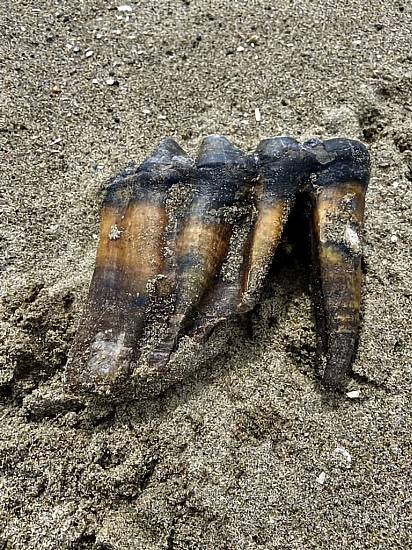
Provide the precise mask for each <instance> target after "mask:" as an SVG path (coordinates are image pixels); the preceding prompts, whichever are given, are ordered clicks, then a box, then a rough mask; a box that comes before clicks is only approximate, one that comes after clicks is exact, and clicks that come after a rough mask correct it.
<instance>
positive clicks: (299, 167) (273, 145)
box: [239, 137, 313, 312]
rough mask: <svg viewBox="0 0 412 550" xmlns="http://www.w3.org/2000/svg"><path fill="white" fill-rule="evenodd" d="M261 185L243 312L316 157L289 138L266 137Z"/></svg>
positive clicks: (257, 290)
mask: <svg viewBox="0 0 412 550" xmlns="http://www.w3.org/2000/svg"><path fill="white" fill-rule="evenodd" d="M256 154H257V160H258V174H259V185H258V187H257V190H256V195H257V196H256V203H257V204H256V206H257V211H258V215H257V219H256V222H255V226H254V229H253V231H252V234H251V239H250V251H249V254H248V259H247V265H246V269H245V277H244V281H243V292H242V299H241V303H240V305H239V310H240V311H243V312H245V311H248V310H250V309H252V308H253V307H254V306H255V305H256V303H257V301H258V300H259V298H260V294H261V291H262V286H263V283H264V280H265V278H266V275H267V273H268V271H269V268H270V264H271V262H272V260H273V256H274V253H275V251H276V248H277V246H278V244H279V241H280V239H281V236H282V232H283V228H284V225H285V223H286V220H287V218H288V215H289V212H290V209H291V207H292V205H293V203H294V201H295V197H296V194H297V192H298V189H299V187H300V186H301V185H302V184H303V183H304V182H305V181H306V180H307V178H308V177H309V175H310V172H311V171H312V170H313V160H312V157H311V156H310V155H307V154H306V153H305V151H304V150H303V149H302V147H301V146H300V145H299V144H298V142H297V141H296V140H294V139H292V138H289V137H277V138H271V139H266V140H263V141H262V142H261V143H260V144H259V145H258V148H257V151H256Z"/></svg>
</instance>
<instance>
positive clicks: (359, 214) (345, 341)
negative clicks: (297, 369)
mask: <svg viewBox="0 0 412 550" xmlns="http://www.w3.org/2000/svg"><path fill="white" fill-rule="evenodd" d="M304 147H305V148H307V149H308V150H309V151H312V152H313V153H314V155H315V156H316V157H317V158H318V159H319V163H320V172H319V175H318V178H317V180H316V182H315V184H314V185H313V188H312V190H311V196H312V201H313V211H312V220H311V226H312V227H311V233H312V255H313V264H314V265H313V290H314V298H315V313H316V321H317V330H318V338H319V360H320V364H319V372H320V375H321V377H322V379H323V382H324V384H325V385H326V386H328V387H330V388H333V389H335V388H339V387H340V386H342V384H343V382H344V379H345V376H346V374H347V373H348V371H349V370H350V368H351V366H352V363H353V360H354V358H355V355H356V350H357V343H358V336H359V311H360V302H361V242H360V241H361V232H362V228H363V218H364V208H365V193H366V189H367V185H368V181H369V155H368V152H367V150H366V148H365V147H364V146H363V145H362V144H361V143H359V142H356V141H352V140H344V139H333V140H328V141H325V142H324V143H321V142H317V141H314V140H312V141H310V142H307V143H306V144H304Z"/></svg>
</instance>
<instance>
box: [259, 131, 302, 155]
mask: <svg viewBox="0 0 412 550" xmlns="http://www.w3.org/2000/svg"><path fill="white" fill-rule="evenodd" d="M299 148H300V144H299V142H297V141H296V139H294V138H292V137H289V136H279V137H271V138H267V139H263V140H262V141H261V142H260V143H259V145H258V146H257V148H256V153H257V154H258V155H261V156H270V157H278V156H281V155H282V153H283V152H284V151H286V150H290V149H293V150H298V149H299Z"/></svg>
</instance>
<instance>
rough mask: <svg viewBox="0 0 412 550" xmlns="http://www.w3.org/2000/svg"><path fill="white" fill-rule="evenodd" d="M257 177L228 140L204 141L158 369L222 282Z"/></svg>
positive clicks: (180, 238) (181, 234) (179, 245)
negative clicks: (240, 212) (238, 219)
mask: <svg viewBox="0 0 412 550" xmlns="http://www.w3.org/2000/svg"><path fill="white" fill-rule="evenodd" d="M252 171H253V170H252V163H251V159H250V158H249V157H247V156H246V155H245V154H244V153H243V152H242V151H241V150H239V149H238V148H237V147H235V146H234V145H232V144H231V143H230V142H229V140H227V139H226V138H225V137H223V136H218V135H212V136H208V137H206V138H205V139H204V140H203V142H202V144H201V147H200V151H199V155H198V158H197V163H196V171H195V174H194V185H195V191H194V194H193V197H192V200H191V203H190V205H189V207H188V210H187V212H186V216H185V220H184V223H183V225H182V227H181V229H180V232H179V235H178V236H177V239H176V251H175V254H176V266H177V268H176V284H175V293H174V311H173V313H172V315H171V317H170V320H169V329H168V331H167V334H166V335H165V336H164V337H163V339H162V341H161V343H160V344H159V345H158V346H157V349H156V350H155V352H154V354H153V358H152V362H153V363H156V364H158V365H164V364H166V362H167V360H168V358H169V356H170V353H171V352H172V351H173V350H174V348H175V346H176V343H177V339H178V337H179V336H180V335H181V334H182V332H183V331H184V329H185V327H186V325H187V324H188V322H189V321H190V319H192V317H193V316H196V310H197V308H198V307H199V305H200V304H201V302H202V299H203V298H204V297H205V296H206V295H207V293H208V291H209V290H210V289H211V288H212V287H213V286H214V285H215V283H216V282H217V279H218V278H219V274H220V271H221V268H222V264H223V262H224V261H225V259H226V257H227V254H228V250H229V244H230V240H231V237H232V233H233V225H234V210H236V207H237V205H238V203H239V201H240V200H241V197H242V196H243V195H244V194H245V192H246V190H247V189H248V187H249V185H250V181H251V172H252ZM216 292H217V293H219V289H217V290H216ZM211 294H212V295H213V294H214V292H212V293H211Z"/></svg>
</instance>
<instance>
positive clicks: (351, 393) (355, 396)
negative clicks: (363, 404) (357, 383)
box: [346, 390, 360, 399]
mask: <svg viewBox="0 0 412 550" xmlns="http://www.w3.org/2000/svg"><path fill="white" fill-rule="evenodd" d="M346 397H349V399H359V397H360V391H359V390H352V391H348V393H347V394H346Z"/></svg>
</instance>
